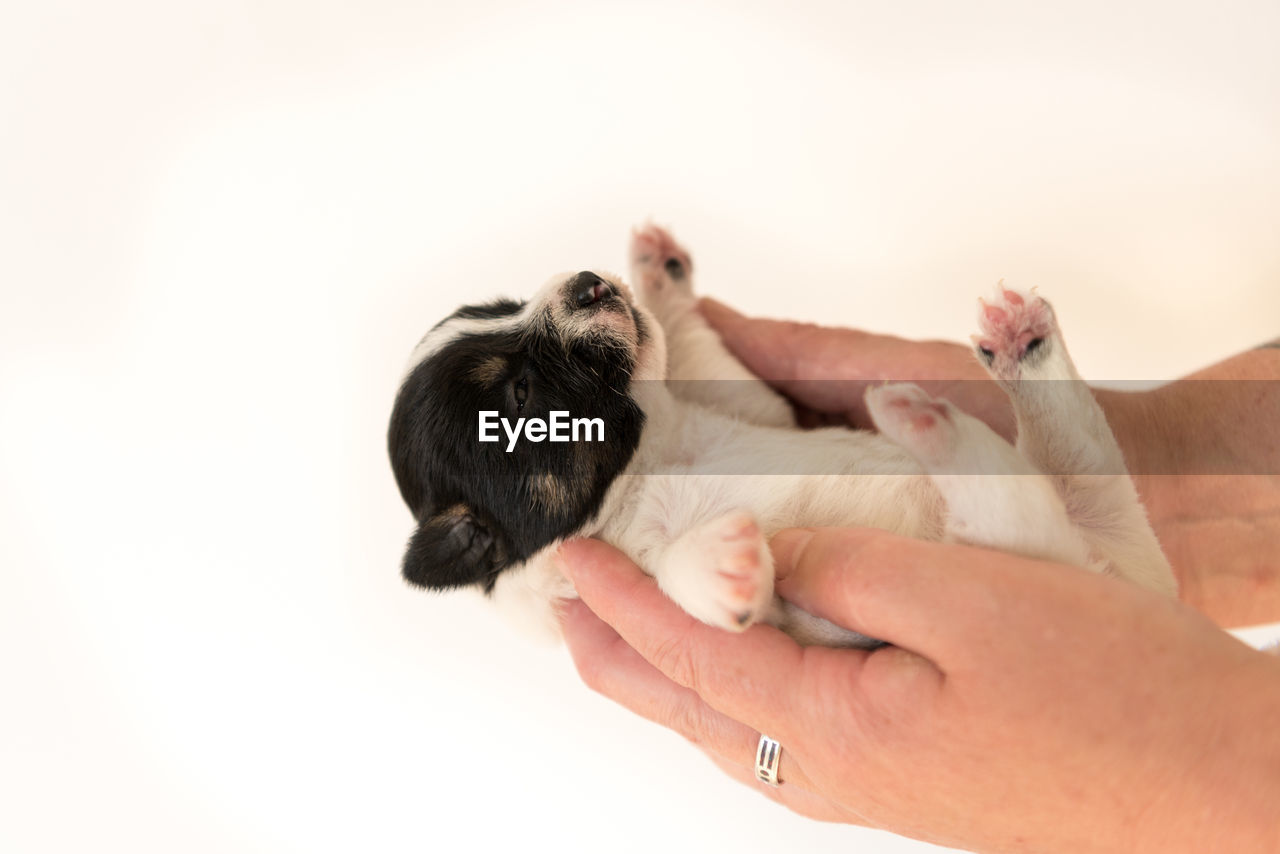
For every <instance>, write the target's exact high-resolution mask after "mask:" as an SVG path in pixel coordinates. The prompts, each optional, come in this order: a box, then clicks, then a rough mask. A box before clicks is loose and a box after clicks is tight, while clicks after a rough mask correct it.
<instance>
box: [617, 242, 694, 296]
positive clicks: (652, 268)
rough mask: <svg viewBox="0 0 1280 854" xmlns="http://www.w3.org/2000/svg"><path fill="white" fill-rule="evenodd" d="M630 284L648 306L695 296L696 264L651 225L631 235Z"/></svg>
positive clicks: (681, 247) (679, 247) (676, 244)
mask: <svg viewBox="0 0 1280 854" xmlns="http://www.w3.org/2000/svg"><path fill="white" fill-rule="evenodd" d="M630 254H631V281H632V284H633V286H634V287H635V289H636V291H637V293H638V294H639V295H640V297H641V299H642V300H644V302H645V303H646V304H651V303H653V302H654V301H656V300H663V299H670V298H672V297H683V298H688V297H692V296H693V261H692V260H691V259H690V258H689V253H688V251H687V250H686V249H685V248H684V247H683V246H681V245H680V244H679V243H676V240H675V238H674V237H672V236H671V234H670V233H669V232H667V231H666V230H665V229H662V228H659V227H658V226H656V225H654V224H653V223H649V224H648V225H645V226H643V227H641V228H636V229H633V230H632V232H631V253H630Z"/></svg>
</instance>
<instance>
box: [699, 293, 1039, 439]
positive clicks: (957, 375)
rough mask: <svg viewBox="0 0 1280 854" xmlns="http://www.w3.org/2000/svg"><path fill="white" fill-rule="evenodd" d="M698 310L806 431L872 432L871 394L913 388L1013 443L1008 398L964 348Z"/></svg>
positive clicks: (717, 308)
mask: <svg viewBox="0 0 1280 854" xmlns="http://www.w3.org/2000/svg"><path fill="white" fill-rule="evenodd" d="M699 309H700V310H701V311H702V314H703V316H704V317H706V319H707V321H708V322H709V323H710V324H711V325H712V326H713V327H715V330H716V332H718V333H719V334H720V337H721V339H722V340H723V341H724V343H725V346H726V347H728V348H729V350H730V352H732V353H733V355H734V356H735V357H736V358H737V359H738V361H740V362H742V363H743V364H744V365H746V366H747V368H748V369H749V370H750V371H751V372H752V373H754V374H755V375H756V376H758V377H761V378H763V379H764V380H765V381H767V382H768V383H769V384H770V385H772V386H773V387H774V388H776V389H777V390H778V391H780V392H782V393H783V394H785V395H786V396H787V397H788V398H790V399H791V401H792V402H793V403H795V404H797V406H798V408H799V409H800V413H801V421H802V423H803V424H805V426H816V425H819V424H848V425H850V426H852V427H857V428H861V429H871V428H872V426H873V425H872V423H871V416H870V415H869V414H868V412H867V408H866V405H865V404H864V402H863V393H864V392H865V391H866V390H867V388H868V387H869V386H873V385H879V384H881V383H884V382H912V383H915V384H917V385H919V386H921V387H922V388H923V389H924V390H925V391H927V392H928V393H929V394H930V395H932V396H934V397H945V398H947V399H948V400H950V401H951V402H952V403H954V404H956V405H957V406H959V407H960V408H961V409H963V410H964V411H965V412H968V413H969V414H970V415H972V416H974V417H975V418H979V419H981V420H982V421H985V422H986V423H987V424H988V425H989V426H990V427H991V428H992V429H993V430H995V431H996V432H997V433H999V434H1000V435H1001V436H1004V437H1005V438H1006V439H1010V440H1012V439H1013V436H1014V420H1013V408H1012V406H1011V405H1010V403H1009V397H1008V395H1007V394H1005V393H1004V392H1003V391H1002V390H1001V389H1000V387H999V386H998V385H996V383H995V381H993V380H992V379H991V377H990V376H988V375H987V372H986V370H985V369H984V368H983V367H982V366H981V365H980V364H978V360H977V359H976V358H975V357H974V355H973V352H972V350H970V348H968V347H965V346H963V345H961V344H956V343H954V342H951V341H908V340H907V339H905V338H896V337H894V336H892V335H877V334H875V333H871V332H863V331H861V330H857V329H843V328H839V327H831V326H817V325H815V324H812V323H796V322H793V321H787V320H767V319H762V318H754V317H744V316H743V315H741V314H739V313H738V312H736V311H734V310H733V309H732V308H729V307H728V306H726V305H724V304H723V303H720V302H717V301H715V300H713V299H703V300H701V301H700V302H699Z"/></svg>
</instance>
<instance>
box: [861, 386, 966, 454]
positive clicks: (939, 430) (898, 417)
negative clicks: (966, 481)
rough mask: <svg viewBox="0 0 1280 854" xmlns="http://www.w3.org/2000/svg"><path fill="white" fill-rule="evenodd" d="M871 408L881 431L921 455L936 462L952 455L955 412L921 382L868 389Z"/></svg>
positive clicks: (913, 452)
mask: <svg viewBox="0 0 1280 854" xmlns="http://www.w3.org/2000/svg"><path fill="white" fill-rule="evenodd" d="M867 410H868V411H869V412H870V413H871V420H872V421H873V422H875V425H876V429H877V430H879V431H880V433H881V434H883V435H884V436H886V437H888V438H889V439H892V440H893V441H894V442H897V443H898V444H899V445H901V446H902V447H903V448H905V449H907V450H908V451H910V452H911V453H912V454H913V455H915V456H916V457H917V458H919V459H922V460H927V461H929V462H936V461H939V460H942V459H944V458H946V457H947V456H949V455H950V454H951V452H952V446H953V445H954V443H955V437H956V435H957V433H956V423H955V414H954V413H953V412H952V410H951V407H950V405H949V404H947V403H946V402H945V401H941V400H935V399H934V398H932V397H930V396H929V395H927V394H926V393H925V392H924V391H923V390H922V389H920V388H919V387H918V386H913V385H888V386H882V387H880V388H873V389H869V390H868V391H867Z"/></svg>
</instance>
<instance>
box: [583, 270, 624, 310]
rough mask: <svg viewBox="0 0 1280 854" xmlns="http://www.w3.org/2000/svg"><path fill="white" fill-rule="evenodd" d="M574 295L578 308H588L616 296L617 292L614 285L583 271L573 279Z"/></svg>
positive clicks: (587, 271)
mask: <svg viewBox="0 0 1280 854" xmlns="http://www.w3.org/2000/svg"><path fill="white" fill-rule="evenodd" d="M572 293H573V302H574V305H576V306H577V307H578V308H586V307H587V306H589V305H595V304H596V303H598V302H600V301H601V300H602V299H607V298H608V297H611V296H614V295H616V294H617V291H615V290H614V289H613V285H611V284H609V283H608V282H606V281H605V280H604V279H602V278H600V277H599V276H597V275H596V274H595V273H592V272H591V271H589V270H583V271H582V272H581V273H579V274H578V275H576V276H574V277H573V286H572Z"/></svg>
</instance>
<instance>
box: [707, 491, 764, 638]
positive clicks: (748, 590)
mask: <svg viewBox="0 0 1280 854" xmlns="http://www.w3.org/2000/svg"><path fill="white" fill-rule="evenodd" d="M725 523H726V524H725V527H724V528H723V529H722V530H721V531H720V541H721V542H722V543H723V546H722V547H721V549H720V550H719V554H717V555H716V575H717V576H719V577H720V578H721V579H722V582H723V584H724V585H725V587H726V588H727V590H726V593H727V594H728V595H726V596H725V597H724V602H725V604H726V605H727V606H728V607H729V608H730V610H731V611H732V612H733V619H734V621H735V622H736V623H738V625H745V624H746V623H747V622H748V621H750V620H751V619H752V617H753V616H755V615H754V613H753V610H752V607H751V605H752V602H753V600H755V598H756V594H757V593H758V592H759V590H760V569H761V567H760V528H759V527H758V526H757V525H756V522H755V520H754V519H752V518H750V517H745V516H744V517H738V518H730V519H727V520H725Z"/></svg>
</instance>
